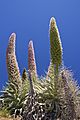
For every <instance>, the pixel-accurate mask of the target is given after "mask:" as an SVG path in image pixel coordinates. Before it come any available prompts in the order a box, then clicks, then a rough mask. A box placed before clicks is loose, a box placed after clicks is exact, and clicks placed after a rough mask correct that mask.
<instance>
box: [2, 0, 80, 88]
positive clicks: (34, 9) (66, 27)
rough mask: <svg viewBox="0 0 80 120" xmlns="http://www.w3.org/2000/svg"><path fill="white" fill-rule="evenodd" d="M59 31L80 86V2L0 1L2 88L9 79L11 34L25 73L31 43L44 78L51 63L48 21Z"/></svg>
mask: <svg viewBox="0 0 80 120" xmlns="http://www.w3.org/2000/svg"><path fill="white" fill-rule="evenodd" d="M52 16H54V17H55V18H56V21H57V26H58V28H59V32H60V36H61V41H62V46H63V60H64V64H65V66H66V67H68V68H69V69H71V70H73V72H74V77H75V79H77V80H78V83H79V84H80V0H0V89H2V87H3V85H5V82H6V81H7V79H8V76H7V69H6V48H7V45H8V38H9V35H10V34H11V33H12V32H15V33H16V34H17V40H16V55H17V59H18V63H19V67H20V72H21V73H22V71H23V69H24V67H26V69H27V54H28V50H27V48H28V42H29V40H30V39H32V40H33V42H34V48H35V54H36V62H37V70H38V74H39V75H44V74H45V71H47V69H48V65H49V62H50V54H49V20H50V18H51V17H52Z"/></svg>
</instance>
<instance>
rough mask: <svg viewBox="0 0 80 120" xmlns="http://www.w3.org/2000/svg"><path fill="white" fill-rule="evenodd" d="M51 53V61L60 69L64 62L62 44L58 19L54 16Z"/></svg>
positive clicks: (51, 24) (51, 30)
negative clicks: (57, 23)
mask: <svg viewBox="0 0 80 120" xmlns="http://www.w3.org/2000/svg"><path fill="white" fill-rule="evenodd" d="M50 54H51V62H52V64H53V65H54V66H56V71H58V68H59V66H60V65H61V63H62V45H61V41H60V36H59V32H58V28H57V25H56V21H55V19H54V18H53V17H52V18H51V20H50Z"/></svg>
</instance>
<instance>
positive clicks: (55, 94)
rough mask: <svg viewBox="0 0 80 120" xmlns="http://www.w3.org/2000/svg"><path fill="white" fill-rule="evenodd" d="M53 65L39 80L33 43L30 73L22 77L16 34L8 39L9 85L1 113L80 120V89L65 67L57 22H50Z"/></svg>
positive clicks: (30, 118)
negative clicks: (63, 65)
mask: <svg viewBox="0 0 80 120" xmlns="http://www.w3.org/2000/svg"><path fill="white" fill-rule="evenodd" d="M49 31H50V58H51V59H50V66H49V68H48V73H47V75H46V76H45V77H42V78H39V77H38V75H37V68H36V62H35V54H34V48H33V42H32V41H30V42H29V45H28V72H27V71H26V69H24V70H23V73H22V77H21V75H20V70H19V67H18V63H17V59H16V55H15V38H16V35H15V33H12V34H11V36H10V38H9V44H8V48H7V52H6V63H7V70H8V79H9V80H8V82H7V84H6V87H5V89H4V90H3V91H2V92H3V94H2V95H1V96H0V100H1V103H2V108H1V109H2V113H3V111H4V110H5V111H7V114H8V115H15V117H16V116H17V115H18V116H19V115H20V116H22V117H21V120H79V119H80V87H79V86H78V85H77V83H76V82H75V81H74V79H73V76H72V74H71V72H70V71H69V70H67V69H65V68H61V65H62V45H61V41H60V36H59V32H58V28H57V26H56V22H55V19H54V18H53V17H52V18H51V20H50V29H49Z"/></svg>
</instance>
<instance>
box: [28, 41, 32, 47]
mask: <svg viewBox="0 0 80 120" xmlns="http://www.w3.org/2000/svg"><path fill="white" fill-rule="evenodd" d="M28 47H31V48H33V41H32V40H30V41H29V44H28Z"/></svg>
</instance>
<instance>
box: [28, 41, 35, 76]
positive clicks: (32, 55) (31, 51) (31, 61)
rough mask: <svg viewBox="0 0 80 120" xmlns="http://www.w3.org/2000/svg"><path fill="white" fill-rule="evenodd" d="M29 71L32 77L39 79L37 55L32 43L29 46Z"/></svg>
mask: <svg viewBox="0 0 80 120" xmlns="http://www.w3.org/2000/svg"><path fill="white" fill-rule="evenodd" d="M28 70H29V72H30V74H31V76H32V77H37V70H36V62H35V53H34V48H33V42H32V41H30V42H29V45H28Z"/></svg>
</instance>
